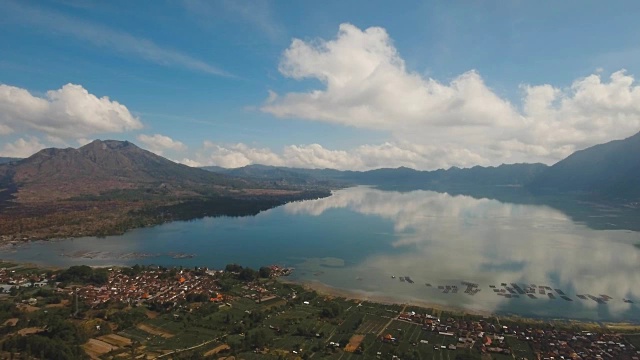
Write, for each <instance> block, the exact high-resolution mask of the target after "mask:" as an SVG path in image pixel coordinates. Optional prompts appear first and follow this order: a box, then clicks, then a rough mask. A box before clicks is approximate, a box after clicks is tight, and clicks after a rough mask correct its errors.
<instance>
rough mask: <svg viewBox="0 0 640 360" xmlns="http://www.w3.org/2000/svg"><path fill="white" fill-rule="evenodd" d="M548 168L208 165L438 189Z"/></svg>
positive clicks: (518, 182) (252, 173) (497, 182)
mask: <svg viewBox="0 0 640 360" xmlns="http://www.w3.org/2000/svg"><path fill="white" fill-rule="evenodd" d="M546 168H547V166H546V165H544V164H510V165H504V164H503V165H500V166H498V167H482V166H474V167H472V168H468V169H460V168H457V167H452V168H450V169H447V170H443V169H441V170H434V171H419V170H414V169H410V168H407V167H399V168H395V169H389V168H383V169H375V170H368V171H340V170H333V169H297V168H282V167H273V166H264V165H249V166H245V167H242V168H237V169H224V168H219V167H206V168H205V169H208V170H209V171H213V172H217V173H221V174H230V175H235V176H248V177H251V178H263V179H267V178H269V179H272V180H274V179H278V178H283V179H288V181H293V180H294V179H296V180H298V181H305V182H307V183H313V181H314V179H315V180H316V181H324V182H325V183H328V184H331V183H333V184H335V185H343V186H344V185H349V184H359V185H376V186H381V187H385V188H392V187H395V188H435V187H442V186H454V185H455V186H468V185H473V186H478V185H483V186H522V185H525V184H527V183H529V182H530V181H532V180H533V179H534V178H535V177H536V176H537V175H538V174H540V173H542V172H543V171H545V169H546Z"/></svg>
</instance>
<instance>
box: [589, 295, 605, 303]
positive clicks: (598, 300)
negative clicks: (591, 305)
mask: <svg viewBox="0 0 640 360" xmlns="http://www.w3.org/2000/svg"><path fill="white" fill-rule="evenodd" d="M587 296H588V297H589V299H591V300H593V301H595V302H597V303H598V304H606V302H605V301H604V300H603V299H601V298H599V297H595V296H593V295H587Z"/></svg>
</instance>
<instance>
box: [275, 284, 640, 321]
mask: <svg viewBox="0 0 640 360" xmlns="http://www.w3.org/2000/svg"><path fill="white" fill-rule="evenodd" d="M278 281H280V282H282V283H285V284H291V285H298V286H301V287H302V288H303V289H305V290H307V291H315V292H317V293H318V294H320V295H322V296H330V297H339V298H345V299H348V300H356V301H368V302H372V303H377V304H384V305H407V306H414V307H419V308H423V309H433V310H435V311H441V312H449V313H454V314H462V315H472V316H482V317H494V318H500V319H504V320H510V321H521V322H545V323H549V322H562V323H571V324H574V325H575V324H580V325H582V326H584V327H588V326H597V327H599V328H603V329H616V328H632V329H637V330H638V331H640V323H634V322H630V321H629V320H621V321H611V320H607V321H599V320H591V319H577V318H557V317H543V316H527V315H518V314H512V313H505V314H500V313H495V312H491V311H488V310H481V309H471V308H462V307H456V306H447V305H442V304H437V303H433V302H429V301H426V300H418V299H407V300H398V299H396V298H393V297H392V296H389V295H382V294H372V293H368V292H365V291H358V290H349V289H340V288H336V287H333V286H330V285H327V284H325V283H322V282H320V281H318V280H300V281H297V280H289V279H286V278H283V277H280V278H278Z"/></svg>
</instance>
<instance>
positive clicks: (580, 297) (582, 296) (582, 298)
mask: <svg viewBox="0 0 640 360" xmlns="http://www.w3.org/2000/svg"><path fill="white" fill-rule="evenodd" d="M576 296H577V297H578V298H579V299H581V300H587V297H586V296H584V295H576Z"/></svg>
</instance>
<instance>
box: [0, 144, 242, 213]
mask: <svg viewBox="0 0 640 360" xmlns="http://www.w3.org/2000/svg"><path fill="white" fill-rule="evenodd" d="M2 167H3V168H4V171H2V170H0V173H7V172H11V173H12V178H11V179H10V180H11V181H12V182H13V183H15V184H16V186H17V188H18V194H17V197H18V199H19V200H21V201H41V200H45V199H48V200H51V199H65V198H71V197H74V196H79V195H86V194H99V193H102V192H105V191H110V190H122V189H139V188H154V187H159V186H162V187H164V188H172V189H174V190H175V191H177V190H178V189H180V190H181V191H191V192H193V191H195V190H198V189H201V188H203V187H210V188H213V187H214V186H217V187H220V188H224V187H239V188H241V187H246V186H251V185H252V184H250V183H249V182H247V181H244V180H241V179H237V178H232V177H229V176H224V175H219V174H213V173H211V172H208V171H204V170H202V169H197V168H192V167H189V166H186V165H182V164H177V163H174V162H172V161H170V160H168V159H165V158H163V157H161V156H158V155H156V154H153V153H151V152H149V151H146V150H143V149H141V148H139V147H137V146H136V145H134V144H132V143H130V142H127V141H114V140H106V141H101V140H96V141H93V142H92V143H90V144H87V145H85V146H83V147H81V148H78V149H73V148H67V149H55V148H50V149H44V150H41V151H39V152H37V153H36V154H34V155H32V156H30V157H28V158H26V159H22V160H20V161H17V162H14V163H11V164H5V165H2ZM5 181H6V179H5Z"/></svg>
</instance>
